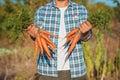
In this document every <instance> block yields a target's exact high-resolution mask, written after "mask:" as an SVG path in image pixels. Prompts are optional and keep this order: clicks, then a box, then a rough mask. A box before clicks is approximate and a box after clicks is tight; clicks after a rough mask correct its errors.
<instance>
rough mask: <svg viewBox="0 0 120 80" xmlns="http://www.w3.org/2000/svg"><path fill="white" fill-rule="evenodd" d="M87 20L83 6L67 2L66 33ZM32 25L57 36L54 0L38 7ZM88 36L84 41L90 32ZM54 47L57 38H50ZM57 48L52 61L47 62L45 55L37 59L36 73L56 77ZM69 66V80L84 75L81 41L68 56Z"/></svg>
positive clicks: (57, 24)
mask: <svg viewBox="0 0 120 80" xmlns="http://www.w3.org/2000/svg"><path fill="white" fill-rule="evenodd" d="M87 18H88V12H87V10H86V8H85V7H84V6H83V5H79V4H76V3H74V2H72V1H71V0H69V5H68V7H67V9H66V10H65V14H64V21H65V28H66V33H68V32H70V31H71V30H72V29H74V28H76V27H78V26H79V24H82V23H83V22H85V21H86V20H87ZM34 24H35V25H36V24H37V25H38V27H39V28H40V29H44V30H46V31H48V32H50V33H52V34H55V35H57V36H58V34H59V28H60V9H59V8H58V7H56V6H55V3H54V0H53V1H52V2H50V3H48V4H46V5H44V6H42V7H40V8H39V9H38V10H37V11H36V13H35V16H34ZM89 32H90V36H89V37H88V38H87V39H86V40H84V41H87V40H88V39H90V37H91V36H92V33H91V30H90V31H89ZM50 39H51V41H53V42H54V43H55V44H56V46H57V45H58V38H53V37H50ZM56 52H57V48H56V51H55V53H52V52H51V53H52V54H53V57H54V60H53V59H52V60H48V59H47V58H46V55H44V57H39V58H38V72H39V73H40V74H42V75H46V76H53V77H57V76H58V70H57V53H56ZM69 66H70V72H71V78H76V77H80V76H83V75H85V74H86V64H85V62H84V57H83V51H82V46H81V40H80V42H79V43H77V45H76V46H75V48H74V50H73V51H72V53H71V55H70V56H69Z"/></svg>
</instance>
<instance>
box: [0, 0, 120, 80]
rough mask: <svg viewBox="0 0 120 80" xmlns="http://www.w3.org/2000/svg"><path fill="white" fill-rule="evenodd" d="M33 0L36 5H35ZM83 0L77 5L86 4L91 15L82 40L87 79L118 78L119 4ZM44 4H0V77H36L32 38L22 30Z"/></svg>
mask: <svg viewBox="0 0 120 80" xmlns="http://www.w3.org/2000/svg"><path fill="white" fill-rule="evenodd" d="M37 1H38V2H39V3H40V4H36V3H38V2H37ZM74 1H75V2H77V3H79V2H80V0H74ZM87 1H88V0H85V1H83V3H80V4H84V5H85V6H87V8H88V10H89V12H90V14H91V16H90V18H89V19H88V20H89V21H90V22H91V23H92V25H93V29H92V30H93V36H92V38H91V39H90V40H89V41H88V42H83V43H82V46H83V50H84V57H85V61H86V64H87V76H88V80H120V17H119V13H120V8H119V7H120V3H119V2H116V3H118V5H117V6H116V7H114V8H112V7H109V6H107V5H105V4H104V3H98V4H96V5H91V4H89V3H88V2H87ZM116 1H118V0H116ZM81 2H82V1H81ZM113 2H115V1H114V0H113ZM45 3H47V0H45V1H43V0H40V1H39V0H36V1H35V0H28V2H27V1H26V2H24V5H22V4H21V3H20V2H19V0H18V2H16V3H13V2H12V1H9V0H5V3H4V4H0V8H1V9H0V25H1V27H0V80H34V78H35V77H36V73H37V64H36V62H37V59H34V58H33V52H34V46H33V41H32V40H31V38H30V36H29V35H28V34H27V33H26V32H25V29H26V27H27V25H28V24H31V22H32V21H33V14H34V12H35V10H36V9H37V8H38V6H41V5H43V4H45ZM26 10H27V11H26ZM18 16H19V18H18Z"/></svg>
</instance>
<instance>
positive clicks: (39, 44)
mask: <svg viewBox="0 0 120 80" xmlns="http://www.w3.org/2000/svg"><path fill="white" fill-rule="evenodd" d="M36 40H37V43H38V46H39V48H40V53H41V54H43V47H42V42H41V38H40V35H38V36H37V39H36Z"/></svg>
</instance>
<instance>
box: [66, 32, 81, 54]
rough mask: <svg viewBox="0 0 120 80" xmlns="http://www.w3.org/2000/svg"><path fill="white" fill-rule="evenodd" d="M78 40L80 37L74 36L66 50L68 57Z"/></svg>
mask: <svg viewBox="0 0 120 80" xmlns="http://www.w3.org/2000/svg"><path fill="white" fill-rule="evenodd" d="M79 39H80V35H79V34H76V35H75V37H74V38H73V41H72V43H71V46H70V48H69V50H68V55H69V54H70V53H71V52H72V50H73V49H74V47H75V45H76V44H77V42H78V40H79Z"/></svg>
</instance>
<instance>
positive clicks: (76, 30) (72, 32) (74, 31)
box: [65, 28, 79, 37]
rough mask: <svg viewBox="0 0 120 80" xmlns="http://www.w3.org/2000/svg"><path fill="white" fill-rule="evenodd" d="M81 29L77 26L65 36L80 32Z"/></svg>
mask: <svg viewBox="0 0 120 80" xmlns="http://www.w3.org/2000/svg"><path fill="white" fill-rule="evenodd" d="M78 31H79V29H78V28H75V29H73V30H72V31H71V32H69V33H68V34H67V35H66V36H65V37H70V36H71V35H73V34H75V33H76V32H78Z"/></svg>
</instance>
